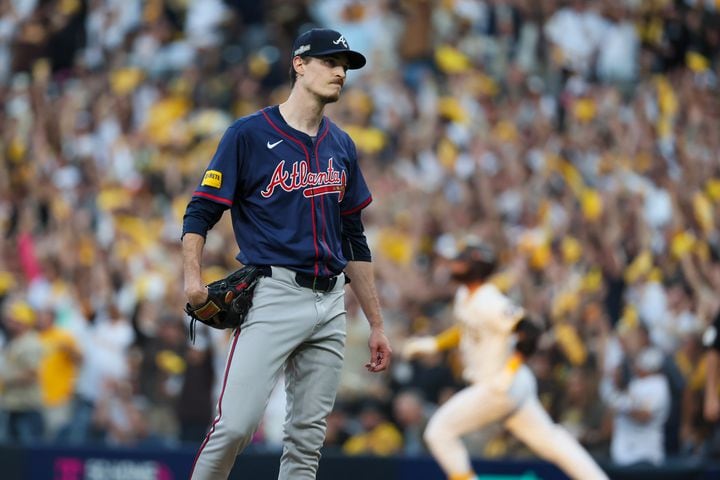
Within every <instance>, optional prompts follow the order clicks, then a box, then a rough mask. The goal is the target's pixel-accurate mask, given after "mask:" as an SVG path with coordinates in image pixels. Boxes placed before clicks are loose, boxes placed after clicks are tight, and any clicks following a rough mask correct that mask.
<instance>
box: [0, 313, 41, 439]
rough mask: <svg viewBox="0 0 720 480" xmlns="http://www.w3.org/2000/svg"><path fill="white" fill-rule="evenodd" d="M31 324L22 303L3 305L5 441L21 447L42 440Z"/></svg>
mask: <svg viewBox="0 0 720 480" xmlns="http://www.w3.org/2000/svg"><path fill="white" fill-rule="evenodd" d="M35 320H36V315H35V312H34V311H33V309H32V308H31V307H30V305H28V304H27V303H25V302H24V301H22V300H15V299H11V300H8V301H7V303H6V304H5V305H4V308H3V324H4V326H5V328H6V329H7V332H8V333H9V335H10V340H9V342H8V343H7V345H5V347H4V350H3V356H2V361H1V362H0V365H2V369H0V384H1V385H2V406H3V409H4V410H5V411H6V412H7V414H8V430H9V431H8V433H9V439H10V440H12V441H15V442H18V443H21V444H25V445H27V444H32V443H33V442H38V441H40V440H42V439H43V434H44V421H43V414H42V411H43V410H42V407H43V404H42V390H41V387H40V379H39V369H40V363H41V360H42V356H43V345H42V342H41V341H40V339H39V338H38V335H37V333H36V332H35V331H34V330H33V328H34V326H35Z"/></svg>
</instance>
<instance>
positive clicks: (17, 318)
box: [5, 300, 35, 327]
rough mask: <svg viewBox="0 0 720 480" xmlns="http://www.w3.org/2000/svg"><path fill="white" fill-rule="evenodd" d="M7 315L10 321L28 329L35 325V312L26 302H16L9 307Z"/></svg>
mask: <svg viewBox="0 0 720 480" xmlns="http://www.w3.org/2000/svg"><path fill="white" fill-rule="evenodd" d="M5 314H6V316H7V318H8V319H9V320H12V321H14V322H18V323H21V324H23V325H26V326H28V327H32V326H34V325H35V311H34V310H33V309H32V307H31V306H30V305H29V304H28V303H27V302H25V301H22V300H15V301H13V302H12V303H10V304H9V305H8V306H7V309H6V311H5Z"/></svg>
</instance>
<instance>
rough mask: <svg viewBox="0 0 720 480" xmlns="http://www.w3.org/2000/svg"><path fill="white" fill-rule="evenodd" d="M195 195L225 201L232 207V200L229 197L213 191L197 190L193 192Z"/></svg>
mask: <svg viewBox="0 0 720 480" xmlns="http://www.w3.org/2000/svg"><path fill="white" fill-rule="evenodd" d="M193 197H205V198H209V199H210V200H214V201H216V202H220V203H224V204H225V205H227V206H229V207H232V200H228V199H227V198H223V197H218V196H217V195H213V194H212V193H205V192H199V191H196V192H195V193H193Z"/></svg>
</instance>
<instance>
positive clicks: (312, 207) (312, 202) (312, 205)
mask: <svg viewBox="0 0 720 480" xmlns="http://www.w3.org/2000/svg"><path fill="white" fill-rule="evenodd" d="M261 112H262V114H263V117H265V120H267V122H268V123H269V124H270V126H271V127H272V128H273V129H274V130H275V131H276V132H278V133H279V134H280V135H282V136H283V137H285V138H287V139H288V140H290V141H292V142H295V143H297V144H298V145H300V147H301V148H302V149H303V152H305V161H306V162H307V165H308V170H310V171H312V165H310V152H308V149H307V148H306V147H305V144H304V143H303V142H302V141H300V140H298V139H297V138H295V137H293V136H292V135H290V134H289V133H287V132H284V131H283V130H282V129H281V128H280V127H278V126H277V125H275V124H274V123H273V121H272V120H271V119H270V116H269V115H268V114H267V112H266V111H265V110H261ZM310 214H311V219H312V229H313V246H314V247H315V267H314V268H315V276H317V275H318V272H319V268H318V258H320V249H319V248H318V239H317V225H316V224H315V199H314V198H311V199H310Z"/></svg>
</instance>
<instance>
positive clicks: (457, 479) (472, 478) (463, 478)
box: [448, 472, 479, 480]
mask: <svg viewBox="0 0 720 480" xmlns="http://www.w3.org/2000/svg"><path fill="white" fill-rule="evenodd" d="M478 478H479V477H478V476H477V475H475V473H474V472H468V473H460V474H456V475H450V478H448V480H478Z"/></svg>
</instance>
